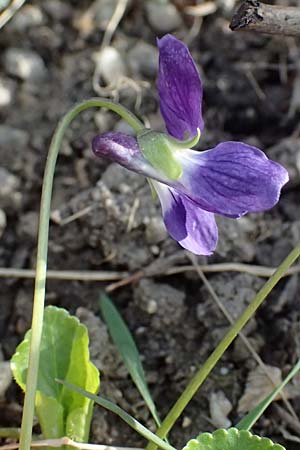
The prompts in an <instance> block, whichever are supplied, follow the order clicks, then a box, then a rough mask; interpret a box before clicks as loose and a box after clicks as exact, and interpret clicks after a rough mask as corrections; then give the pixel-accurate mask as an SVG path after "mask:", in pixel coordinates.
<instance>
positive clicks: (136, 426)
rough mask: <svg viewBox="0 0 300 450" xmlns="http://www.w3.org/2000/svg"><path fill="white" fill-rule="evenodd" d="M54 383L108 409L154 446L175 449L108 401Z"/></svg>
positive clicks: (69, 385)
mask: <svg viewBox="0 0 300 450" xmlns="http://www.w3.org/2000/svg"><path fill="white" fill-rule="evenodd" d="M56 381H57V382H58V383H61V384H63V385H64V386H66V387H67V388H69V389H72V390H73V391H77V392H79V393H80V394H82V395H83V396H84V397H87V398H90V399H91V400H93V401H94V402H95V403H97V405H100V406H102V407H103V408H105V409H108V410H109V411H111V412H113V413H115V414H116V415H117V416H119V417H120V418H121V419H122V420H124V422H126V423H127V425H129V426H130V427H131V428H133V429H134V430H135V431H136V432H137V433H139V434H140V435H141V436H143V437H144V438H145V439H147V440H148V441H150V442H153V444H155V445H156V446H158V447H160V448H162V449H163V450H176V449H175V447H172V445H170V444H168V443H167V442H165V441H163V440H162V439H160V438H159V437H158V436H156V434H154V433H152V432H151V431H150V430H148V428H146V427H144V425H142V424H141V423H140V422H138V421H137V420H136V419H135V418H134V417H132V416H131V415H130V414H128V413H127V412H126V411H124V410H123V409H122V408H120V407H119V406H118V405H116V404H115V403H113V402H111V401H110V400H107V399H105V398H103V397H99V396H97V395H94V394H92V393H91V392H87V391H85V390H84V389H81V388H80V387H78V386H75V385H74V384H71V383H67V382H66V381H63V380H58V379H56Z"/></svg>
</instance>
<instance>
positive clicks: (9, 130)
mask: <svg viewBox="0 0 300 450" xmlns="http://www.w3.org/2000/svg"><path fill="white" fill-rule="evenodd" d="M28 142H29V135H28V133H27V131H25V130H21V129H19V128H13V127H10V126H9V125H0V150H2V149H3V150H4V151H5V152H8V151H13V150H16V151H17V150H23V149H24V148H26V146H27V145H28Z"/></svg>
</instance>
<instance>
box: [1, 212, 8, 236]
mask: <svg viewBox="0 0 300 450" xmlns="http://www.w3.org/2000/svg"><path fill="white" fill-rule="evenodd" d="M6 223H7V221H6V214H5V212H4V211H3V209H0V239H1V237H2V235H3V233H4V230H5V228H6Z"/></svg>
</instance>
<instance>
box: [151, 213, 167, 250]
mask: <svg viewBox="0 0 300 450" xmlns="http://www.w3.org/2000/svg"><path fill="white" fill-rule="evenodd" d="M167 236H168V233H167V230H166V227H165V224H164V221H163V219H162V218H161V217H158V216H157V217H151V218H150V220H149V222H148V223H147V226H146V240H147V242H148V244H158V243H159V242H162V241H164V240H165V239H166V238H167Z"/></svg>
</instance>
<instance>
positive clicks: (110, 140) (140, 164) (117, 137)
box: [92, 132, 168, 183]
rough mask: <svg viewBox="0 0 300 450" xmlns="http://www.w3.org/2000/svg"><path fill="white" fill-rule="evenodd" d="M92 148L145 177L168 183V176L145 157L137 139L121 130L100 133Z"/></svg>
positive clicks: (95, 138)
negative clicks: (120, 131)
mask: <svg viewBox="0 0 300 450" xmlns="http://www.w3.org/2000/svg"><path fill="white" fill-rule="evenodd" d="M92 149H93V152H94V154H95V155H96V156H97V157H99V158H105V159H109V160H110V161H113V162H116V163H118V164H120V165H121V166H123V167H125V168H126V169H128V170H132V171H133V172H137V173H140V174H142V175H144V176H145V177H149V178H153V179H155V180H158V181H162V182H163V183H168V180H167V179H166V177H165V176H164V175H163V174H162V173H160V172H159V171H158V170H156V169H155V168H154V167H153V166H152V165H151V164H150V163H149V161H147V159H146V158H144V156H143V154H142V152H141V150H140V148H139V146H138V143H137V140H136V139H135V138H134V137H132V136H128V135H127V134H124V133H119V132H109V133H104V134H99V135H97V136H95V137H94V138H93V140H92Z"/></svg>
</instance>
